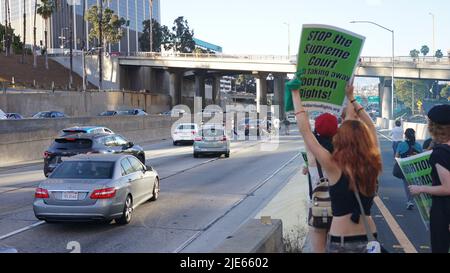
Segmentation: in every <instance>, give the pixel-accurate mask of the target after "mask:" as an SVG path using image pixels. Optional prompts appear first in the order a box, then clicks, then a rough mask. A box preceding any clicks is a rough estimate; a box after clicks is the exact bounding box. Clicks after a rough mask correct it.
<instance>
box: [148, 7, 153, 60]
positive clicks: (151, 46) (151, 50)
mask: <svg viewBox="0 0 450 273" xmlns="http://www.w3.org/2000/svg"><path fill="white" fill-rule="evenodd" d="M149 8H150V30H149V32H150V33H149V37H150V39H149V40H150V52H153V0H150V7H149Z"/></svg>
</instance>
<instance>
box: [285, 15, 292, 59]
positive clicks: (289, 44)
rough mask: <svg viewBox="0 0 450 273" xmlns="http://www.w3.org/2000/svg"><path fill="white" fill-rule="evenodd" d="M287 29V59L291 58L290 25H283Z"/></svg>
mask: <svg viewBox="0 0 450 273" xmlns="http://www.w3.org/2000/svg"><path fill="white" fill-rule="evenodd" d="M283 24H285V25H287V27H288V57H290V56H291V24H289V23H283Z"/></svg>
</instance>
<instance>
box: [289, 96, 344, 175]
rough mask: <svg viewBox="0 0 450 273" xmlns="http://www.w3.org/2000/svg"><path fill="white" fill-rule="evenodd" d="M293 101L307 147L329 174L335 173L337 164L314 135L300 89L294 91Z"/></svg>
mask: <svg viewBox="0 0 450 273" xmlns="http://www.w3.org/2000/svg"><path fill="white" fill-rule="evenodd" d="M292 101H293V103H294V108H295V112H296V114H295V115H296V117H297V125H298V128H299V130H300V133H301V134H302V136H303V139H304V141H305V144H306V147H307V148H308V150H309V151H310V152H311V153H312V154H313V156H314V157H315V158H316V159H317V161H319V163H320V165H321V166H322V167H323V168H324V169H325V171H326V172H327V173H328V174H331V173H333V172H334V171H335V170H336V165H335V164H334V162H333V158H332V156H331V154H330V152H328V151H327V150H326V149H325V148H324V147H322V145H320V143H319V142H318V141H317V139H316V137H315V136H314V134H313V132H312V130H311V125H310V124H309V118H308V112H307V111H306V110H305V108H304V107H303V104H302V101H301V97H300V92H299V91H298V90H293V91H292Z"/></svg>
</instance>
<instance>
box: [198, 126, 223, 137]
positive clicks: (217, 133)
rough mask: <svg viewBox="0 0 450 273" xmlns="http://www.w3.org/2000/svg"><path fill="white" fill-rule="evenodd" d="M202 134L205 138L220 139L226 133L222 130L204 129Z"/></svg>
mask: <svg viewBox="0 0 450 273" xmlns="http://www.w3.org/2000/svg"><path fill="white" fill-rule="evenodd" d="M202 134H203V136H204V137H219V136H223V135H224V132H223V130H221V129H215V128H209V129H203V130H202Z"/></svg>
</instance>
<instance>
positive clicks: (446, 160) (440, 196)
mask: <svg viewBox="0 0 450 273" xmlns="http://www.w3.org/2000/svg"><path fill="white" fill-rule="evenodd" d="M428 120H429V122H428V130H429V131H430V135H431V137H432V139H433V142H434V147H433V153H432V154H431V157H430V165H431V167H432V171H431V177H432V180H433V183H432V186H410V187H409V190H410V191H411V194H413V195H419V194H421V193H425V194H429V195H431V196H432V200H433V201H432V205H431V210H430V234H431V251H432V252H433V253H448V252H449V250H450V105H439V106H435V107H434V108H433V109H431V111H430V112H429V113H428Z"/></svg>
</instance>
